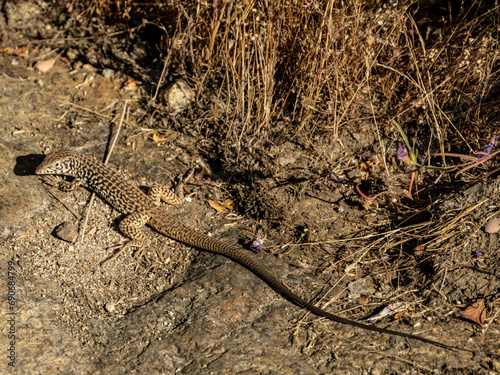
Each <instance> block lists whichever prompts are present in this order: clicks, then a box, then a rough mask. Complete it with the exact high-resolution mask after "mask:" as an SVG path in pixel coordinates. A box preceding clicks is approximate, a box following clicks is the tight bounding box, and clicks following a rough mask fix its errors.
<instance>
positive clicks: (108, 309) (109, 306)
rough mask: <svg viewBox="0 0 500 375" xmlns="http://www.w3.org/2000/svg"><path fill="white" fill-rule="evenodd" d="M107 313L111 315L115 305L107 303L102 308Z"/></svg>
mask: <svg viewBox="0 0 500 375" xmlns="http://www.w3.org/2000/svg"><path fill="white" fill-rule="evenodd" d="M104 308H105V309H106V311H107V312H109V313H113V312H115V310H116V307H115V304H114V303H113V302H108V303H107V304H106V306H104Z"/></svg>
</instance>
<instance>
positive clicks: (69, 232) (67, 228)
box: [54, 221, 78, 243]
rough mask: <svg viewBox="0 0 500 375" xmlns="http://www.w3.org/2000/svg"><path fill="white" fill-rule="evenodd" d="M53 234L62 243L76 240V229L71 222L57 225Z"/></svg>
mask: <svg viewBox="0 0 500 375" xmlns="http://www.w3.org/2000/svg"><path fill="white" fill-rule="evenodd" d="M54 233H55V234H56V236H57V237H59V238H60V239H61V240H63V241H68V242H71V243H73V242H75V241H76V239H77V238H78V230H77V229H76V226H75V224H73V223H72V222H71V221H65V222H64V223H62V224H59V225H58V226H57V227H56V228H55V229H54Z"/></svg>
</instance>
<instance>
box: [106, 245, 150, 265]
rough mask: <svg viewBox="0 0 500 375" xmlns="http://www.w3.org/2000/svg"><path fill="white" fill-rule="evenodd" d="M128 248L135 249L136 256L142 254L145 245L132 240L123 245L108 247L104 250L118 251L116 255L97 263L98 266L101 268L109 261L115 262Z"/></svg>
mask: <svg viewBox="0 0 500 375" xmlns="http://www.w3.org/2000/svg"><path fill="white" fill-rule="evenodd" d="M129 247H136V248H137V253H136V256H137V254H141V253H142V251H143V250H144V248H145V247H146V245H145V244H144V243H143V242H142V241H136V240H132V241H128V242H126V243H123V244H119V245H115V246H111V247H108V248H107V249H106V250H117V249H119V250H118V251H117V252H116V253H114V254H112V255H111V256H109V257H108V258H106V259H104V260H103V261H102V262H101V263H99V265H100V266H101V267H102V266H103V265H104V264H106V263H108V262H109V261H112V260H115V259H116V258H118V257H119V256H121V255H122V254H123V253H124V252H125V250H127V249H128V248H129Z"/></svg>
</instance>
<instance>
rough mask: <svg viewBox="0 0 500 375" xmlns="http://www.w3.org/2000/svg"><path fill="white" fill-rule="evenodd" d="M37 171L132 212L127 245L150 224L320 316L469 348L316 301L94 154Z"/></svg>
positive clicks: (46, 163)
mask: <svg viewBox="0 0 500 375" xmlns="http://www.w3.org/2000/svg"><path fill="white" fill-rule="evenodd" d="M36 174H39V175H63V176H70V177H74V180H73V181H72V182H69V183H68V182H61V183H59V187H60V188H61V190H64V191H71V190H74V189H75V188H76V186H77V185H79V184H80V185H83V186H86V187H88V188H89V189H91V190H93V191H94V192H95V193H97V194H98V195H99V196H100V197H101V198H103V199H104V200H105V201H106V202H108V203H109V204H110V205H111V206H113V207H114V208H115V209H117V210H118V211H120V212H122V213H124V214H126V215H127V216H126V217H125V218H124V219H123V220H122V221H121V222H120V224H119V228H120V231H121V232H122V233H123V234H124V235H125V236H126V237H128V238H130V240H131V241H129V242H127V243H126V244H125V245H124V248H127V247H131V246H134V247H137V248H139V249H142V248H143V247H145V246H147V243H148V241H147V239H146V235H145V234H144V232H143V230H142V228H143V227H144V226H145V225H146V224H147V225H149V226H150V227H151V228H153V229H155V230H156V231H157V232H159V233H161V234H163V235H165V236H167V237H170V238H172V239H175V240H177V241H180V242H182V243H185V244H187V245H191V246H194V247H196V248H198V249H201V250H206V251H210V252H212V253H216V254H221V255H224V256H226V257H227V258H229V259H231V260H233V261H235V262H236V263H239V264H240V265H242V266H243V267H245V268H247V269H248V270H250V271H251V272H253V273H254V274H255V275H257V276H258V277H260V278H261V279H262V280H264V281H265V282H266V283H267V284H268V285H269V286H271V287H272V288H273V289H274V290H276V291H277V292H279V293H280V294H281V295H283V296H284V297H285V298H287V299H288V300H289V301H291V302H293V303H294V304H296V305H298V306H300V307H302V308H304V309H306V310H308V311H310V312H312V313H314V314H316V315H318V316H321V317H324V318H327V319H330V320H332V321H335V322H338V323H342V324H347V325H351V326H354V327H358V328H361V329H365V330H369V331H375V332H380V333H385V334H389V335H394V336H401V337H406V338H408V339H413V340H419V341H422V342H426V343H429V344H432V345H435V346H438V347H441V348H445V349H449V350H465V349H461V348H457V347H453V346H449V345H446V344H443V343H440V342H437V341H434V340H430V339H426V338H424V337H421V336H417V335H412V334H409V333H404V332H398V331H393V330H389V329H385V328H379V327H377V326H373V325H368V324H364V323H361V322H358V321H355V320H350V319H347V318H343V317H341V316H337V315H334V314H331V313H329V312H328V311H326V310H323V309H321V308H319V307H317V306H315V305H313V304H312V303H310V302H308V301H306V300H305V299H303V298H302V297H300V296H299V295H298V294H296V293H295V292H293V291H291V290H290V289H289V288H288V287H287V286H286V285H285V284H283V282H282V281H281V280H280V279H279V278H278V277H277V276H275V275H274V274H273V273H272V272H271V271H269V270H268V269H267V268H265V266H264V265H263V264H262V261H261V258H260V257H258V256H256V255H255V254H252V253H250V252H249V251H245V250H242V249H238V248H235V247H233V246H231V245H229V244H227V243H225V242H223V241H220V240H217V239H215V238H212V237H209V236H208V235H206V234H204V233H202V232H199V231H197V230H196V229H193V228H191V227H189V226H187V225H185V224H183V223H182V222H180V221H179V220H177V219H175V218H173V217H172V216H169V215H168V214H167V213H166V212H165V211H164V210H163V209H161V207H159V206H160V201H161V200H166V201H167V202H169V203H174V204H177V203H180V202H179V200H178V199H177V198H176V197H175V195H174V194H173V193H172V192H168V191H167V190H164V189H163V188H161V187H158V186H155V187H153V188H152V189H150V192H149V195H146V194H144V193H143V192H142V190H141V189H139V188H138V187H136V186H135V185H132V184H131V183H129V182H127V181H126V180H125V179H123V178H122V177H121V176H120V175H119V174H118V173H117V172H116V171H114V170H113V169H112V168H110V167H108V166H106V165H104V164H103V163H101V162H99V161H98V160H97V159H96V158H95V157H94V156H89V155H86V154H82V153H79V152H76V151H56V152H53V153H51V154H49V155H47V156H46V157H45V159H44V160H43V162H42V163H41V164H40V165H39V166H38V167H37V169H36Z"/></svg>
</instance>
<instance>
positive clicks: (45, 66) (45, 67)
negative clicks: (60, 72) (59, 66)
mask: <svg viewBox="0 0 500 375" xmlns="http://www.w3.org/2000/svg"><path fill="white" fill-rule="evenodd" d="M61 54H62V52H61V53H60V54H59V55H57V56H56V57H53V58H51V59H48V60H40V61H38V62H37V63H36V64H35V68H37V69H38V70H39V71H41V72H42V73H45V72H48V71H49V70H50V69H52V67H53V66H54V64H55V63H56V60H57V59H58V58H59V56H61Z"/></svg>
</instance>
